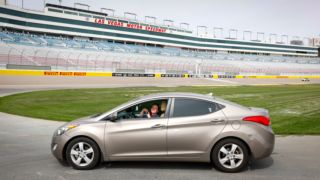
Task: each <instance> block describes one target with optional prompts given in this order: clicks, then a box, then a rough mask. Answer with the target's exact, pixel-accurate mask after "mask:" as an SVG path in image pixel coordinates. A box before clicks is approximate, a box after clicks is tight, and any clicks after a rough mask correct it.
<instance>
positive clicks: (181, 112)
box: [172, 98, 223, 117]
mask: <svg viewBox="0 0 320 180" xmlns="http://www.w3.org/2000/svg"><path fill="white" fill-rule="evenodd" d="M222 108H223V106H222V105H220V104H217V103H214V102H210V101H206V100H200V99H191V98H175V100H174V110H173V115H172V116H173V117H185V116H200V115H205V114H210V113H214V112H216V111H219V110H220V109H222Z"/></svg>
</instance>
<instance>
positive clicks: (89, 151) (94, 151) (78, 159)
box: [66, 137, 100, 170]
mask: <svg viewBox="0 0 320 180" xmlns="http://www.w3.org/2000/svg"><path fill="white" fill-rule="evenodd" d="M66 159H67V161H68V163H69V164H70V165H71V166H72V167H73V168H74V169H79V170H88V169H92V168H94V167H95V166H96V165H97V164H98V162H99V159H100V152H99V148H98V145H97V144H96V143H95V142H94V141H92V140H91V139H88V138H84V137H81V138H76V139H73V140H72V141H71V142H70V143H69V144H68V146H67V150H66Z"/></svg>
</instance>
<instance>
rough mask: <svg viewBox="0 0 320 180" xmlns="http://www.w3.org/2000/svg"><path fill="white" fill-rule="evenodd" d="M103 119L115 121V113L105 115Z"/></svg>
mask: <svg viewBox="0 0 320 180" xmlns="http://www.w3.org/2000/svg"><path fill="white" fill-rule="evenodd" d="M104 120H106V121H111V122H116V121H117V113H116V112H115V113H112V114H110V115H109V116H107V117H105V118H104Z"/></svg>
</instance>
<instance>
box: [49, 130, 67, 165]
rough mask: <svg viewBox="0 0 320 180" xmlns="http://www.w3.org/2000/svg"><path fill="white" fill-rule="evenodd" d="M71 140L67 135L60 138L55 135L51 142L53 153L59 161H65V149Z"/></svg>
mask: <svg viewBox="0 0 320 180" xmlns="http://www.w3.org/2000/svg"><path fill="white" fill-rule="evenodd" d="M68 140H69V138H68V136H66V135H65V134H62V135H60V136H57V135H54V136H53V137H52V140H51V153H52V154H53V155H54V157H56V158H57V159H58V160H64V147H65V145H66V143H67V142H68Z"/></svg>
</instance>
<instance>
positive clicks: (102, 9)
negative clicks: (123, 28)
mask: <svg viewBox="0 0 320 180" xmlns="http://www.w3.org/2000/svg"><path fill="white" fill-rule="evenodd" d="M100 11H101V12H103V11H110V12H112V16H113V17H114V12H115V10H114V9H109V8H100Z"/></svg>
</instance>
